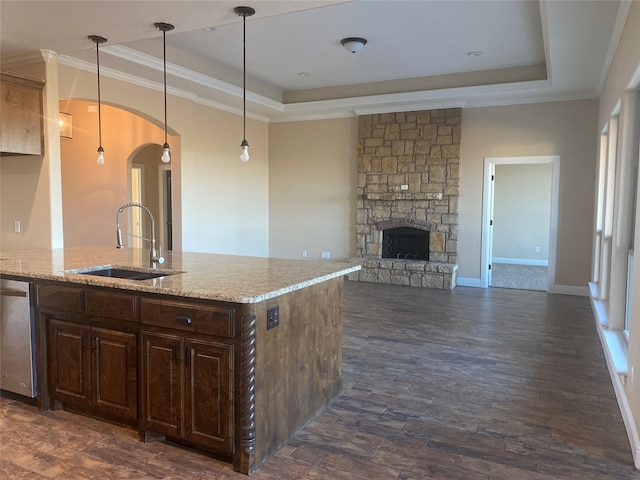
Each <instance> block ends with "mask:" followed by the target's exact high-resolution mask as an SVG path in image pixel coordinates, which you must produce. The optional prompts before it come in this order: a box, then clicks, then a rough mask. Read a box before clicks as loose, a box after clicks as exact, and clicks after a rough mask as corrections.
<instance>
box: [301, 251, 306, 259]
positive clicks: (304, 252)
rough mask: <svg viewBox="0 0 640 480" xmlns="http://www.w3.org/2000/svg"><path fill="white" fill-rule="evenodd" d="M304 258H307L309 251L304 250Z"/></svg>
mask: <svg viewBox="0 0 640 480" xmlns="http://www.w3.org/2000/svg"><path fill="white" fill-rule="evenodd" d="M302 258H307V251H306V250H302Z"/></svg>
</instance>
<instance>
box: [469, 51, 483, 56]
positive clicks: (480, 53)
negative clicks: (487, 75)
mask: <svg viewBox="0 0 640 480" xmlns="http://www.w3.org/2000/svg"><path fill="white" fill-rule="evenodd" d="M483 54H484V52H481V51H480V50H472V51H470V52H467V57H479V56H481V55H483Z"/></svg>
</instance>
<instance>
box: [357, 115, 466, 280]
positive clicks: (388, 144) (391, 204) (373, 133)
mask: <svg viewBox="0 0 640 480" xmlns="http://www.w3.org/2000/svg"><path fill="white" fill-rule="evenodd" d="M461 116H462V111H461V109H460V108H447V109H439V110H428V111H416V112H402V113H386V114H375V115H362V116H360V117H359V119H358V198H357V219H356V228H357V232H356V241H357V245H356V255H357V257H358V258H356V259H354V261H358V262H359V263H361V264H362V265H363V268H362V270H361V271H360V272H359V273H358V275H357V276H358V278H357V279H358V280H364V281H378V282H381V283H398V284H402V285H414V286H424V287H435V288H453V287H455V276H456V272H457V265H456V263H457V258H458V196H459V178H460V176H459V167H460V139H461V134H462V120H461ZM389 220H392V221H393V222H389ZM399 221H402V222H403V223H406V224H410V223H411V222H415V223H416V224H418V228H424V225H429V226H430V228H429V230H430V239H429V262H415V261H406V260H405V261H397V260H388V259H383V260H381V259H380V257H381V254H382V228H384V227H382V225H385V224H389V223H397V222H399ZM381 266H382V272H381ZM386 270H388V271H386ZM416 272H417V273H416ZM416 274H418V275H419V277H417V276H416ZM433 275H436V277H434V276H433ZM354 277H355V276H354ZM394 277H395V279H394ZM412 277H413V280H412ZM354 279H355V278H354ZM438 285H440V286H439V287H438Z"/></svg>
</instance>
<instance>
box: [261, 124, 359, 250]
mask: <svg viewBox="0 0 640 480" xmlns="http://www.w3.org/2000/svg"><path fill="white" fill-rule="evenodd" d="M357 136H358V121H357V119H356V118H348V119H336V120H320V121H309V122H295V123H276V124H272V125H271V126H270V129H269V140H270V148H269V215H270V218H271V221H270V232H269V245H270V255H271V256H273V257H282V258H302V251H303V250H306V251H307V258H309V259H320V258H321V254H322V252H330V255H331V260H345V259H348V258H351V257H353V256H354V255H355V233H356V232H355V230H356V227H355V211H356V184H357V180H356V175H357V166H356V158H357V157H356V156H357V152H356V145H357Z"/></svg>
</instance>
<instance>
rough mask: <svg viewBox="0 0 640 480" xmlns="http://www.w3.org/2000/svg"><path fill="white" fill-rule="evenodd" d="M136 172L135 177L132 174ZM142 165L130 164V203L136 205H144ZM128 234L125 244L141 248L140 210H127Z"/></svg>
mask: <svg viewBox="0 0 640 480" xmlns="http://www.w3.org/2000/svg"><path fill="white" fill-rule="evenodd" d="M134 171H135V172H137V175H136V174H134ZM144 173H145V172H144V165H143V164H141V163H132V164H131V196H130V198H131V201H132V202H136V203H144ZM129 212H130V214H129V230H128V231H129V232H131V234H132V235H131V236H130V238H129V241H127V242H125V244H127V245H130V246H131V247H132V248H143V247H144V245H143V243H142V237H143V234H142V232H143V230H142V216H141V212H140V209H138V208H131V209H130V210H129Z"/></svg>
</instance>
